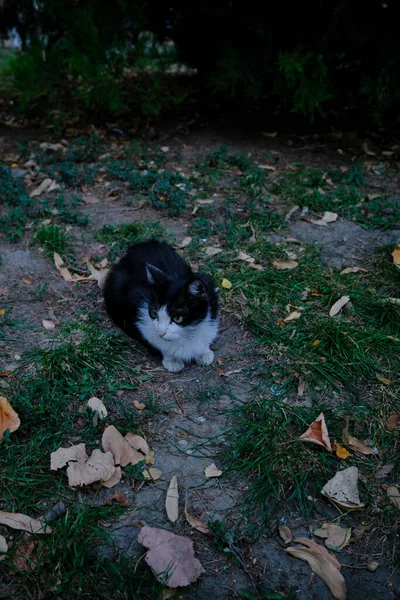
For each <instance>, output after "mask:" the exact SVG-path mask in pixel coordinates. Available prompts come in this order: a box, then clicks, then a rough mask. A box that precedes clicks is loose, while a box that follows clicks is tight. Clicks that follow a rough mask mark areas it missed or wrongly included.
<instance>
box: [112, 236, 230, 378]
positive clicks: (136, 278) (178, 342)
mask: <svg viewBox="0 0 400 600" xmlns="http://www.w3.org/2000/svg"><path fill="white" fill-rule="evenodd" d="M104 299H105V303H106V308H107V312H108V314H109V316H110V317H111V319H112V320H113V321H114V323H115V324H116V325H118V326H119V327H120V328H121V329H122V330H123V331H125V333H127V334H128V335H129V336H131V337H132V338H135V339H138V340H140V341H141V342H144V343H145V344H146V345H148V346H149V347H150V349H152V350H156V351H157V353H158V354H159V353H161V354H162V357H163V361H162V364H163V366H164V367H165V369H167V371H170V372H171V373H176V372H178V371H181V370H182V369H183V367H184V366H185V363H190V362H191V361H193V360H195V361H196V362H197V363H199V364H204V365H210V364H211V363H212V361H213V359H214V353H213V351H212V350H210V344H211V343H212V342H213V341H214V340H215V338H216V337H217V332H218V315H217V310H218V305H217V295H216V292H215V289H214V285H213V282H212V280H211V278H210V277H209V276H208V275H205V274H202V273H193V271H192V269H191V268H190V266H189V265H188V264H187V263H186V262H185V260H184V259H183V258H182V257H181V256H179V254H177V252H175V250H174V249H173V248H171V246H169V245H168V244H167V243H166V242H157V241H153V240H152V241H149V242H143V243H140V244H134V245H133V246H131V247H130V248H129V249H128V252H127V254H126V255H125V256H124V257H123V258H121V260H120V261H119V262H118V263H117V264H115V265H114V266H113V267H112V269H111V271H110V273H109V275H108V276H107V279H106V282H105V285H104Z"/></svg>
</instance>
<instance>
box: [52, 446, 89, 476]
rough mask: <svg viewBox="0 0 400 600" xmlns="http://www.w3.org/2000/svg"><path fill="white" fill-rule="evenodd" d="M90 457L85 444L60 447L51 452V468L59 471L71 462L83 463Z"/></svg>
mask: <svg viewBox="0 0 400 600" xmlns="http://www.w3.org/2000/svg"><path fill="white" fill-rule="evenodd" d="M87 459H88V455H87V454H86V448H85V444H77V445H76V446H70V447H69V448H59V449H58V450H56V451H55V452H52V453H51V454H50V469H51V470H52V471H57V470H58V469H62V468H63V467H65V466H66V465H68V464H69V463H70V462H80V463H83V462H85V461H86V460H87Z"/></svg>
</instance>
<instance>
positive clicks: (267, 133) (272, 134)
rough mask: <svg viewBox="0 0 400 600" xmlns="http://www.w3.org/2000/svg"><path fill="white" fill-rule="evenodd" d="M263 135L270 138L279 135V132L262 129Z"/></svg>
mask: <svg viewBox="0 0 400 600" xmlns="http://www.w3.org/2000/svg"><path fill="white" fill-rule="evenodd" d="M261 135H263V136H265V137H268V138H276V136H277V135H278V132H277V131H272V132H269V131H262V132H261Z"/></svg>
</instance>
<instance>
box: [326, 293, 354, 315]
mask: <svg viewBox="0 0 400 600" xmlns="http://www.w3.org/2000/svg"><path fill="white" fill-rule="evenodd" d="M349 300H350V296H342V297H341V298H339V300H337V302H335V304H334V305H333V306H332V307H331V309H330V311H329V316H330V317H334V316H335V315H337V314H338V313H339V312H340V311H341V310H342V308H343V306H345V304H347V303H348V302H349Z"/></svg>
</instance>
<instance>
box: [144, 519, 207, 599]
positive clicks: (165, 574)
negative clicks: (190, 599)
mask: <svg viewBox="0 0 400 600" xmlns="http://www.w3.org/2000/svg"><path fill="white" fill-rule="evenodd" d="M138 541H139V543H140V544H143V546H145V548H149V551H148V552H147V553H146V558H145V560H146V562H147V564H148V565H149V566H150V567H151V568H152V570H153V571H154V573H155V575H156V577H157V579H158V580H159V581H162V582H163V583H165V584H166V585H167V586H168V587H171V588H175V587H183V586H186V585H190V584H191V583H194V582H195V581H197V579H198V578H199V577H200V575H201V574H202V573H205V571H204V569H203V566H202V564H201V562H200V561H199V560H198V559H197V558H196V557H195V555H194V547H193V542H192V540H189V539H188V538H187V537H184V536H181V535H176V534H175V533H172V532H171V531H166V530H165V529H158V528H156V527H147V526H145V527H143V528H142V529H141V530H140V533H139V536H138Z"/></svg>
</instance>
